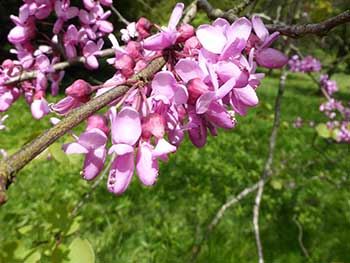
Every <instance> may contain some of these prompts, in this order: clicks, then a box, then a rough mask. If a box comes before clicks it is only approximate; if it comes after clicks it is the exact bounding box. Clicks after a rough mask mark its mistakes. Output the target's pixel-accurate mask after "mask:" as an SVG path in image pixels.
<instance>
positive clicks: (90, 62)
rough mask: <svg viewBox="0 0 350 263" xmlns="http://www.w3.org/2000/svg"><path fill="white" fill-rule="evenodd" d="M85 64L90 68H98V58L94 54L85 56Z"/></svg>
mask: <svg viewBox="0 0 350 263" xmlns="http://www.w3.org/2000/svg"><path fill="white" fill-rule="evenodd" d="M86 64H87V66H88V67H89V68H91V69H97V68H98V60H97V58H96V57H95V56H88V57H87V58H86Z"/></svg>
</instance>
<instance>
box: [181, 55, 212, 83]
mask: <svg viewBox="0 0 350 263" xmlns="http://www.w3.org/2000/svg"><path fill="white" fill-rule="evenodd" d="M175 71H176V73H177V74H178V75H179V76H180V77H181V79H182V80H183V81H184V82H186V83H187V82H189V81H190V80H191V79H194V78H200V79H204V77H205V76H204V74H203V71H202V70H201V68H200V67H199V65H198V63H197V62H196V61H193V60H190V59H180V60H179V62H178V63H177V64H176V65H175Z"/></svg>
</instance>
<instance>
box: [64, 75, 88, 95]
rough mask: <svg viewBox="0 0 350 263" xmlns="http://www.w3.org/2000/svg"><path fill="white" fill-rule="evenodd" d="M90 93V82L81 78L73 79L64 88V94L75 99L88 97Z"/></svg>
mask: <svg viewBox="0 0 350 263" xmlns="http://www.w3.org/2000/svg"><path fill="white" fill-rule="evenodd" d="M90 93H91V86H90V84H89V83H87V82H86V81H84V80H82V79H78V80H76V81H74V83H73V84H72V85H70V86H69V87H68V88H67V89H66V94H67V95H68V96H71V97H73V98H77V99H80V98H84V97H88V96H89V95H90Z"/></svg>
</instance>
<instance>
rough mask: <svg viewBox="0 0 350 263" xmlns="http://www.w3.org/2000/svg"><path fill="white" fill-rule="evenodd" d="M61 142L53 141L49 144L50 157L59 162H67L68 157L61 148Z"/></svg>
mask: <svg viewBox="0 0 350 263" xmlns="http://www.w3.org/2000/svg"><path fill="white" fill-rule="evenodd" d="M61 147H62V145H61V143H54V144H52V145H51V146H50V152H51V154H52V157H53V158H55V160H56V161H57V162H59V163H68V162H69V159H68V157H67V155H66V154H65V153H64V152H63V151H62V149H61Z"/></svg>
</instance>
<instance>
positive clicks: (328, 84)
mask: <svg viewBox="0 0 350 263" xmlns="http://www.w3.org/2000/svg"><path fill="white" fill-rule="evenodd" d="M320 84H321V87H322V88H323V89H324V90H325V91H326V92H327V94H328V95H329V96H332V95H333V94H334V93H335V92H337V91H338V90H339V88H338V85H337V82H336V81H335V80H330V79H329V78H328V75H327V74H323V75H321V77H320Z"/></svg>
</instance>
